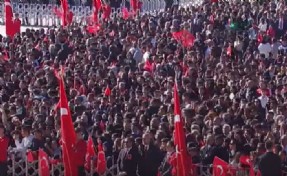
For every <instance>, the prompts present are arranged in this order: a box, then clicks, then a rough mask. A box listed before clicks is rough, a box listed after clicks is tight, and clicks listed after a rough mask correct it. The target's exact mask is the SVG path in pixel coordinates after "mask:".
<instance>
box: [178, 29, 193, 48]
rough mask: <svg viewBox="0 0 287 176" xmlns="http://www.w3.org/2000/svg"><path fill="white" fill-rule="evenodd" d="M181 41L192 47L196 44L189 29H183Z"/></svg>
mask: <svg viewBox="0 0 287 176" xmlns="http://www.w3.org/2000/svg"><path fill="white" fill-rule="evenodd" d="M181 41H182V45H183V46H184V47H192V46H193V44H194V36H193V35H192V34H191V33H190V32H188V31H187V30H183V31H182V39H181Z"/></svg>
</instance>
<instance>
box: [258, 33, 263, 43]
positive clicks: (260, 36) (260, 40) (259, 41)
mask: <svg viewBox="0 0 287 176" xmlns="http://www.w3.org/2000/svg"><path fill="white" fill-rule="evenodd" d="M262 41H263V36H262V34H258V35H257V42H258V43H262Z"/></svg>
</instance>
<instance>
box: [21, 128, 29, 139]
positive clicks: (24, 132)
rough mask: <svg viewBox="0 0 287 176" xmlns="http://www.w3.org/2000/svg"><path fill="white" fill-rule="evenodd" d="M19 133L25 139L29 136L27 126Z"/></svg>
mask: <svg viewBox="0 0 287 176" xmlns="http://www.w3.org/2000/svg"><path fill="white" fill-rule="evenodd" d="M21 133H22V136H23V137H27V136H29V135H30V128H29V127H27V126H23V127H22V129H21Z"/></svg>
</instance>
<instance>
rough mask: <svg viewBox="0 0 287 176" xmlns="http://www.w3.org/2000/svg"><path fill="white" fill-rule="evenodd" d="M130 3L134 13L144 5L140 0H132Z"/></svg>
mask: <svg viewBox="0 0 287 176" xmlns="http://www.w3.org/2000/svg"><path fill="white" fill-rule="evenodd" d="M130 5H131V7H132V12H133V14H136V13H137V12H138V11H139V10H140V9H141V6H142V3H141V2H140V1H139V0H131V1H130Z"/></svg>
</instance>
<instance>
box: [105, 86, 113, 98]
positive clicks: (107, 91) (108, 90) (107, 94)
mask: <svg viewBox="0 0 287 176" xmlns="http://www.w3.org/2000/svg"><path fill="white" fill-rule="evenodd" d="M111 94H112V92H111V89H110V87H109V85H107V87H106V89H105V96H106V97H109V96H111Z"/></svg>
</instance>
